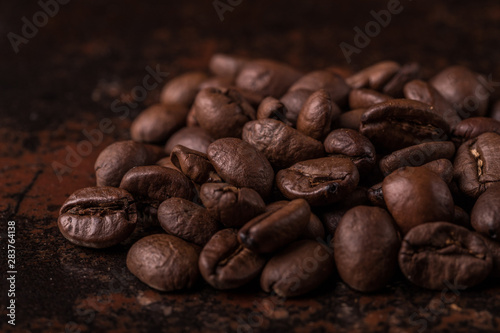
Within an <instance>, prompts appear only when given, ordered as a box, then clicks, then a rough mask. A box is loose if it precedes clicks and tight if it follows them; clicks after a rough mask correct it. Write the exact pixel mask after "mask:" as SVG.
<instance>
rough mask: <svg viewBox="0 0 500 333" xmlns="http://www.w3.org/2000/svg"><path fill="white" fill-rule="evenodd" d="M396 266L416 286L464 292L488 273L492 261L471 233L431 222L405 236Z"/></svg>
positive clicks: (455, 226) (460, 228) (476, 236)
mask: <svg viewBox="0 0 500 333" xmlns="http://www.w3.org/2000/svg"><path fill="white" fill-rule="evenodd" d="M399 267H400V268H401V271H402V272H403V274H404V275H405V276H406V278H407V279H408V280H410V281H411V282H413V283H414V284H416V285H417V286H420V287H423V288H427V289H433V290H444V288H450V287H455V288H460V289H465V288H469V287H472V286H475V285H477V284H479V283H480V282H482V281H483V280H484V279H485V278H486V277H487V276H488V275H489V274H490V272H491V269H492V258H491V254H490V251H489V250H488V248H487V247H486V245H485V244H484V242H483V241H482V240H481V238H480V237H479V236H478V235H476V234H475V233H473V232H471V231H469V230H467V229H465V228H463V227H460V226H457V225H454V224H451V223H446V222H435V223H426V224H422V225H419V226H417V227H415V228H413V229H412V230H411V231H410V232H409V233H408V234H407V235H406V236H405V238H404V239H403V244H402V246H401V250H400V252H399Z"/></svg>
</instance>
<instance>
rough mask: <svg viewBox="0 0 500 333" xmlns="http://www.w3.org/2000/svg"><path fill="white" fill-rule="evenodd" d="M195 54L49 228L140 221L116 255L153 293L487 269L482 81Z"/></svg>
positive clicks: (83, 238) (494, 148) (499, 230)
mask: <svg viewBox="0 0 500 333" xmlns="http://www.w3.org/2000/svg"><path fill="white" fill-rule="evenodd" d="M209 67H210V73H211V74H210V75H208V74H207V73H203V72H191V73H186V74H183V75H181V76H178V77H176V78H173V79H172V80H171V81H170V82H168V83H167V84H166V85H165V87H164V88H163V90H162V92H161V98H160V102H159V103H158V104H156V105H153V106H151V107H149V108H147V109H146V110H144V111H143V112H142V113H141V114H140V115H139V116H138V117H137V118H136V119H135V120H134V122H133V123H132V126H131V129H130V134H131V139H132V140H130V141H121V142H116V143H114V144H112V145H110V146H108V147H107V148H105V149H104V150H103V151H102V152H101V154H100V155H99V157H98V158H97V161H96V163H95V174H96V179H97V184H96V185H97V186H96V187H89V188H84V189H81V190H78V191H76V192H75V193H73V194H72V195H71V196H70V197H69V198H68V199H67V201H66V202H65V203H64V204H63V206H62V208H61V211H60V216H59V220H58V226H59V229H60V231H61V233H62V234H63V235H64V237H66V238H67V239H68V240H69V241H71V242H72V243H74V244H76V245H80V246H86V247H92V248H106V247H110V246H113V245H116V244H118V243H121V242H122V241H124V240H126V239H127V238H128V237H129V236H130V235H131V234H132V232H133V231H134V229H135V228H136V226H137V225H141V226H143V227H144V228H146V229H147V228H150V229H148V230H156V232H154V233H153V234H151V235H149V236H146V237H144V238H142V239H140V240H139V241H137V242H136V243H135V244H133V245H132V246H131V248H130V250H129V251H128V255H127V267H128V269H129V270H130V272H131V273H132V274H134V275H135V276H136V277H137V278H139V279H140V280H141V281H142V282H144V283H145V284H147V285H149V286H151V287H152V288H155V289H158V290H161V291H173V290H180V289H185V288H190V287H193V286H195V285H196V284H198V283H199V281H200V280H201V277H202V278H203V279H204V280H205V281H206V282H207V283H208V284H210V285H211V286H213V287H214V288H216V289H232V288H239V287H242V286H244V285H246V284H248V283H251V282H252V281H254V280H258V279H260V285H261V287H262V289H263V290H264V291H266V292H269V293H274V294H277V295H279V296H283V297H288V296H297V295H302V294H305V293H307V292H310V291H311V290H313V289H315V288H318V287H319V286H320V285H321V284H323V283H333V282H334V281H335V280H336V279H339V278H340V279H342V280H343V281H344V282H345V283H346V284H347V285H349V286H350V287H351V288H353V289H355V290H359V291H362V292H372V291H376V290H379V289H381V288H384V287H386V286H387V285H388V284H390V283H391V281H393V279H394V278H395V277H396V276H397V275H398V272H401V273H402V275H403V276H404V277H405V278H406V279H408V280H409V281H410V282H412V283H414V284H416V285H418V286H421V287H423V288H428V289H433V290H442V289H443V288H446V287H449V286H450V285H453V286H456V287H457V288H461V289H465V288H468V287H472V286H475V285H478V284H480V283H481V282H483V281H484V280H485V279H486V278H488V277H491V276H493V277H495V276H496V277H498V276H500V242H499V239H498V238H499V237H500V153H499V152H500V121H499V120H500V103H498V102H497V103H493V101H492V100H493V98H492V96H493V95H494V90H495V88H497V87H496V84H495V83H494V82H493V81H492V80H491V77H487V76H484V75H480V74H478V73H475V72H473V71H472V70H470V69H468V68H465V67H462V66H452V67H448V68H445V69H443V70H442V71H441V72H439V73H437V74H435V75H434V76H432V77H431V78H430V79H428V80H423V79H422V78H423V76H422V70H421V67H420V66H419V65H418V64H415V63H409V64H403V65H401V64H399V63H396V62H394V61H383V62H379V63H376V64H374V65H372V66H370V67H368V68H365V69H362V70H361V71H359V72H356V73H352V72H350V71H349V70H347V69H345V68H338V67H329V68H326V69H321V70H316V71H313V72H309V73H302V72H300V71H299V70H297V69H294V68H292V67H290V66H288V65H287V64H283V63H279V62H276V61H273V60H267V59H258V60H252V59H246V58H242V57H237V56H231V55H225V54H216V55H214V56H213V57H212V58H211V61H210V65H209ZM160 227H161V228H162V229H163V230H164V231H165V232H161V231H160V230H161V229H160ZM155 228H156V229H155ZM401 273H399V274H401Z"/></svg>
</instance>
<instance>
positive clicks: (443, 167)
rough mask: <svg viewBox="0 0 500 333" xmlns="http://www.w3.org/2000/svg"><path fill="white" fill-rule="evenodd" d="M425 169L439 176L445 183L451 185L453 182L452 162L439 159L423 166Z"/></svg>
mask: <svg viewBox="0 0 500 333" xmlns="http://www.w3.org/2000/svg"><path fill="white" fill-rule="evenodd" d="M422 167H423V168H426V169H428V170H431V171H432V172H434V173H435V174H436V175H438V176H439V177H440V178H441V179H442V180H444V182H445V183H446V184H448V185H450V183H451V181H452V180H453V164H452V163H451V162H450V160H447V159H443V158H442V159H439V160H435V161H432V162H429V163H425V164H424V165H422Z"/></svg>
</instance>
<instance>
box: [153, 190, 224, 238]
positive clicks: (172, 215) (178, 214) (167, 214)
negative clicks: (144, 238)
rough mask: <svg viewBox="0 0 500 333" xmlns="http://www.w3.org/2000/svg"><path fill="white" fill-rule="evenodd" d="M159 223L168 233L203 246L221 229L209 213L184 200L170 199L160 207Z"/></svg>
mask: <svg viewBox="0 0 500 333" xmlns="http://www.w3.org/2000/svg"><path fill="white" fill-rule="evenodd" d="M158 221H159V222H160V225H161V227H162V228H163V230H165V231H166V232H167V233H169V234H171V235H174V236H176V237H179V238H182V239H184V240H185V241H187V242H190V243H193V244H196V245H200V246H203V245H205V244H206V243H207V242H208V240H209V239H210V238H211V237H212V236H213V235H214V234H215V233H216V232H217V231H218V230H219V229H220V226H219V223H217V221H216V220H215V219H214V218H213V217H212V216H211V215H210V214H209V212H208V211H207V210H206V209H205V208H203V207H201V206H198V205H197V204H195V203H193V202H191V201H188V200H186V199H182V198H170V199H167V200H165V201H163V202H162V203H161V204H160V206H159V207H158Z"/></svg>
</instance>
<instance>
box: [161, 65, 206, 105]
mask: <svg viewBox="0 0 500 333" xmlns="http://www.w3.org/2000/svg"><path fill="white" fill-rule="evenodd" d="M206 79H207V75H206V74H205V73H202V72H189V73H185V74H182V75H179V76H177V77H175V78H173V79H172V80H170V81H168V82H167V84H165V86H164V87H163V89H162V91H161V96H160V102H161V103H162V104H166V105H169V104H179V105H182V106H184V107H186V108H189V107H190V106H191V104H192V103H193V101H194V98H195V97H196V94H197V93H198V90H199V87H200V84H201V83H202V82H203V81H205V80H206Z"/></svg>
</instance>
